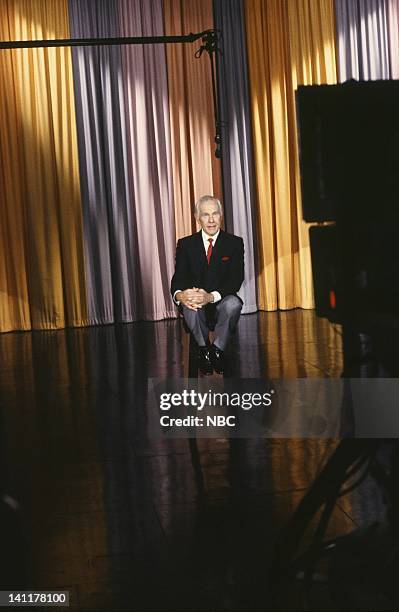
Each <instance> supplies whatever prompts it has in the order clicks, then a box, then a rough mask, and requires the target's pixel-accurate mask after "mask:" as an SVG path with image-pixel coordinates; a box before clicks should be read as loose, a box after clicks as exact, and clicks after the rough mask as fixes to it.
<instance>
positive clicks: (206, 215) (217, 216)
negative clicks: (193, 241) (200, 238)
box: [198, 200, 222, 236]
mask: <svg viewBox="0 0 399 612" xmlns="http://www.w3.org/2000/svg"><path fill="white" fill-rule="evenodd" d="M198 222H199V224H200V225H201V227H202V229H203V230H204V232H205V233H206V234H208V236H214V235H215V234H216V233H217V232H218V231H219V230H220V225H221V223H222V215H221V213H220V210H219V206H218V205H217V204H216V202H212V201H211V200H210V201H209V202H203V203H202V204H201V206H200V209H199V211H198Z"/></svg>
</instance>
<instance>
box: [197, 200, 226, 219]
mask: <svg viewBox="0 0 399 612" xmlns="http://www.w3.org/2000/svg"><path fill="white" fill-rule="evenodd" d="M206 202H215V204H217V206H218V208H219V212H220V214H221V215H223V208H222V205H221V203H220V200H218V199H217V198H214V197H213V196H211V195H204V196H202V197H201V198H200V199H199V200H197V202H196V203H195V214H196V215H197V217H199V211H200V207H201V204H205V203H206Z"/></svg>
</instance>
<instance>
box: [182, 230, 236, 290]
mask: <svg viewBox="0 0 399 612" xmlns="http://www.w3.org/2000/svg"><path fill="white" fill-rule="evenodd" d="M243 280H244V242H243V240H242V238H239V237H238V236H234V235H233V234H228V233H227V232H224V231H223V230H220V233H219V236H218V238H217V240H216V243H215V245H214V247H213V251H212V257H211V261H210V264H209V266H208V262H207V259H206V254H205V249H204V243H203V240H202V234H201V231H199V232H197V233H196V234H193V235H192V236H186V237H185V238H181V240H179V242H178V243H177V247H176V268H175V273H174V275H173V278H172V283H171V292H172V295H174V293H175V291H177V290H181V291H184V289H190V288H191V287H198V288H200V289H201V288H202V289H205V291H208V293H210V292H211V291H219V293H220V295H221V296H222V298H224V297H225V296H226V295H235V294H236V293H237V291H238V290H239V289H240V287H241V285H242V282H243Z"/></svg>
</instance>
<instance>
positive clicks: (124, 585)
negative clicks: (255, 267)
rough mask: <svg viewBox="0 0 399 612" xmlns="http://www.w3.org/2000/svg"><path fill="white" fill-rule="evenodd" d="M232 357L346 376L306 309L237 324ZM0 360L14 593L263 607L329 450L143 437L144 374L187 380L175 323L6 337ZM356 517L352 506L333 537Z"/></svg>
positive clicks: (107, 602)
mask: <svg viewBox="0 0 399 612" xmlns="http://www.w3.org/2000/svg"><path fill="white" fill-rule="evenodd" d="M234 355H235V361H234V368H235V369H234V374H235V375H236V376H238V377H242V378H245V377H247V378H267V377H271V378H273V377H275V378H278V377H287V378H288V377H326V376H331V377H337V376H339V375H340V373H341V370H342V349H341V337H340V334H339V330H338V329H337V328H335V327H333V326H331V325H330V324H329V323H328V322H326V321H324V320H320V319H317V318H316V317H315V315H314V313H313V312H312V311H301V310H294V311H290V312H282V313H259V314H255V315H247V316H243V317H241V320H240V323H239V327H238V330H237V333H236V335H235V337H234V339H233V342H232V345H231V347H230V356H234ZM0 359H1V364H2V367H1V371H0V390H1V427H2V430H1V431H2V439H3V440H2V441H4V446H3V453H2V457H3V466H2V471H1V472H0V473H1V474H2V483H1V484H2V489H3V490H4V491H6V492H7V494H9V495H11V496H12V497H13V498H15V499H17V500H18V501H19V502H20V504H21V508H22V514H23V529H24V532H25V533H26V536H27V538H28V542H29V554H28V557H29V570H28V578H27V584H26V585H23V584H21V585H20V588H22V587H23V586H26V587H32V588H36V589H38V588H43V589H47V590H50V589H61V588H63V589H68V590H70V591H71V606H72V607H73V608H75V609H81V610H94V609H96V610H99V609H101V610H121V609H127V610H170V609H173V610H190V609H193V610H194V609H195V610H199V609H204V610H225V609H227V610H229V609H243V610H244V609H267V608H268V607H270V606H271V600H270V585H269V584H268V581H267V579H266V576H267V568H268V566H269V565H270V561H271V551H272V546H273V542H274V540H275V536H276V534H277V533H278V531H279V529H280V528H281V525H282V524H283V523H284V522H285V521H286V520H287V519H288V517H289V516H290V515H291V513H292V511H293V509H294V508H295V507H296V505H297V504H298V503H299V501H300V499H301V497H302V496H303V494H304V492H305V491H306V489H307V488H308V487H309V485H310V484H311V482H312V480H313V479H314V477H315V476H316V475H317V473H318V472H319V471H320V469H321V467H322V466H323V465H324V463H325V461H326V459H327V458H328V457H329V456H330V454H331V452H332V451H333V450H334V448H335V442H334V441H331V440H324V441H323V440H279V439H274V440H256V439H255V440H239V439H237V440H225V439H201V440H197V441H196V443H195V444H194V443H192V444H191V447H190V444H189V442H188V440H184V439H180V440H148V439H147V438H146V431H147V422H146V419H147V413H146V407H145V397H146V390H147V381H148V378H150V377H159V378H167V377H171V378H173V377H183V376H187V374H188V369H187V367H188V366H187V363H188V336H187V334H185V332H184V330H183V328H182V325H181V322H180V321H162V322H158V323H138V324H128V325H115V326H104V327H94V328H85V329H72V330H64V331H58V332H32V333H23V334H21V333H15V334H14V333H12V334H4V335H2V336H0ZM195 457H196V460H195ZM193 458H194V461H193ZM196 461H197V463H196ZM367 500H368V502H367V511H366V514H367V517H368V516H374V515H378V513H380V512H381V505H380V501H379V500H378V495H375V494H374V493H373V495H372V496H369V495H368V494H367ZM361 512H362V511H361V508H360V505H359V503H356V504H355V513H356V521H358V520H359V516H361ZM367 517H366V518H367ZM354 520H355V519H354V518H353V517H352V504H351V500H350V499H349V498H348V499H346V500H344V501H343V502H342V504H341V505H339V506H337V507H336V509H335V511H334V516H333V521H332V526H331V530H332V533H334V534H335V533H345V532H346V531H349V530H351V529H352V528H353V525H354Z"/></svg>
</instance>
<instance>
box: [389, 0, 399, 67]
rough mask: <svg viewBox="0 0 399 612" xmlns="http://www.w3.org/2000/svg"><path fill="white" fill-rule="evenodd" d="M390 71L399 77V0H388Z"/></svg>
mask: <svg viewBox="0 0 399 612" xmlns="http://www.w3.org/2000/svg"><path fill="white" fill-rule="evenodd" d="M388 44H389V71H390V75H391V79H399V0H388Z"/></svg>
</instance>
